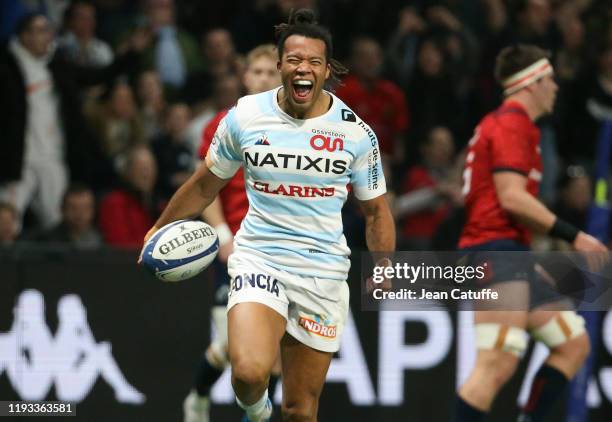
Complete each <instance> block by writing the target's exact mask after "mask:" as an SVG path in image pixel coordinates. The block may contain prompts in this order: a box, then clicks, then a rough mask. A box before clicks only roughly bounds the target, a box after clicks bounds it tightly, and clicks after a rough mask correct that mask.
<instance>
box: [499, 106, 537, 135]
mask: <svg viewBox="0 0 612 422" xmlns="http://www.w3.org/2000/svg"><path fill="white" fill-rule="evenodd" d="M488 117H489V118H490V119H489V120H490V121H491V124H493V125H496V126H499V127H501V128H503V129H509V130H521V129H530V128H532V127H533V126H534V123H533V122H532V121H531V119H530V118H529V115H528V114H527V111H526V110H525V109H524V108H523V107H522V106H521V105H520V104H518V103H514V102H506V103H504V104H502V105H501V106H499V107H498V108H497V109H495V110H493V111H492V112H491V113H489V115H488Z"/></svg>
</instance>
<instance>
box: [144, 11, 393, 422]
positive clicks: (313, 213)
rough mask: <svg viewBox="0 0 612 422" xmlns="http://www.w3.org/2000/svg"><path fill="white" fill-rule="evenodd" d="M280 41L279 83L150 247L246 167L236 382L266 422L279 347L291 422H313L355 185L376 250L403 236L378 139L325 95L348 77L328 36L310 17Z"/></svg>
mask: <svg viewBox="0 0 612 422" xmlns="http://www.w3.org/2000/svg"><path fill="white" fill-rule="evenodd" d="M276 32H277V37H278V45H277V49H278V57H279V61H278V64H277V66H278V69H279V70H280V73H281V79H282V86H281V87H279V88H276V89H274V90H271V91H267V92H264V93H261V94H257V95H249V96H246V97H243V98H241V99H240V100H239V101H238V104H237V105H236V107H234V108H232V109H231V110H230V111H229V112H228V114H227V115H226V116H225V117H224V118H223V120H222V121H221V122H220V124H219V127H218V129H217V131H216V133H215V136H214V138H213V140H212V143H211V147H210V149H209V151H208V154H207V156H206V160H205V164H203V165H201V166H200V167H199V168H198V170H197V171H196V172H195V173H194V175H193V176H192V177H191V178H190V179H189V180H188V181H187V182H186V183H185V184H184V185H183V186H181V188H179V190H178V191H177V192H176V194H175V195H174V196H173V198H172V199H171V200H170V203H169V204H168V206H167V208H166V209H165V211H164V212H163V213H162V215H161V217H160V218H159V220H158V221H157V222H156V223H155V225H154V226H153V227H152V228H151V230H150V231H149V233H148V234H147V236H146V238H145V240H148V239H149V238H150V237H151V236H152V234H153V233H155V231H157V230H158V228H159V227H162V226H164V225H166V224H168V223H170V222H173V221H176V220H179V219H183V218H190V217H194V216H198V215H200V213H201V212H202V210H203V209H204V208H206V207H207V206H208V205H209V204H210V203H211V202H212V200H213V199H214V198H215V197H216V195H217V193H218V192H219V191H220V190H221V188H222V187H223V186H224V185H225V184H226V183H227V181H228V180H229V179H231V178H232V177H233V176H234V174H235V173H236V172H237V170H238V169H239V168H240V167H241V166H242V167H243V168H244V177H245V185H246V189H247V196H248V199H249V211H248V213H247V215H246V217H245V219H244V220H243V222H242V225H241V227H240V230H239V231H238V233H237V234H236V236H235V238H234V252H233V254H232V255H231V256H230V258H229V260H228V272H229V275H230V279H231V281H230V293H229V300H228V347H229V358H230V364H231V367H232V385H233V387H234V391H235V393H236V396H237V401H238V404H239V405H240V406H241V407H242V408H243V409H244V410H245V412H246V414H247V416H248V418H249V420H250V421H252V422H260V421H265V420H268V419H269V418H270V415H271V412H272V405H271V402H270V400H269V399H268V394H267V385H268V377H269V374H270V371H271V369H272V366H273V364H274V361H275V359H276V356H277V351H278V348H279V344H280V353H281V362H282V373H283V379H282V381H283V403H282V412H283V418H284V420H287V421H315V420H316V414H317V409H318V401H319V396H320V394H321V390H322V388H323V383H324V381H325V376H326V373H327V370H328V368H329V365H330V363H331V359H332V354H333V353H334V352H336V351H337V350H338V349H339V347H340V337H341V335H342V331H343V328H344V324H345V320H346V317H347V314H348V307H349V301H348V293H349V291H348V286H347V283H346V279H347V273H348V269H349V265H350V262H349V259H348V256H349V254H350V250H349V249H348V247H347V245H346V240H345V239H344V235H343V229H342V219H341V208H342V206H343V204H344V202H345V201H346V198H347V195H348V192H347V185H348V184H349V183H350V184H351V185H352V191H353V193H354V195H355V197H356V198H357V199H358V200H359V202H360V204H361V206H362V209H363V212H364V215H365V219H366V239H367V245H368V249H369V250H370V251H393V250H394V249H395V227H394V223H393V218H392V216H391V213H390V210H389V206H388V204H387V202H386V198H385V192H386V184H385V179H384V175H383V172H382V167H381V162H380V161H381V160H380V151H379V148H378V141H377V139H376V135H375V134H374V132H373V131H372V130H371V129H370V127H369V126H368V125H367V124H366V123H364V122H363V121H362V120H361V119H360V118H359V117H358V116H357V115H355V113H354V112H353V111H352V110H350V109H349V108H348V107H347V106H346V105H345V104H344V103H343V102H342V101H340V99H338V98H337V97H336V96H334V95H333V94H331V93H330V92H327V91H325V90H324V89H323V86H324V84H325V82H326V81H327V80H328V79H329V78H330V77H332V78H333V79H337V78H338V77H339V76H341V75H342V74H343V73H345V72H346V70H345V68H344V67H343V66H342V65H340V64H339V63H338V62H337V61H335V60H334V59H332V55H333V51H332V40H331V35H330V34H329V32H328V31H327V30H325V29H323V28H322V27H320V26H318V25H317V23H316V21H315V19H314V13H313V12H312V11H310V10H304V9H303V10H298V11H297V12H295V13H292V14H291V15H290V17H289V21H288V23H287V24H281V25H279V26H277V28H276ZM385 262H388V260H386V261H385Z"/></svg>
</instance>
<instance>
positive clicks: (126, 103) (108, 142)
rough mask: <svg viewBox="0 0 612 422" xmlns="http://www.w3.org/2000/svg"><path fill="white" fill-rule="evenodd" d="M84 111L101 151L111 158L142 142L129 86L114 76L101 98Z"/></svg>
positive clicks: (118, 156) (141, 132)
mask: <svg viewBox="0 0 612 422" xmlns="http://www.w3.org/2000/svg"><path fill="white" fill-rule="evenodd" d="M87 115H88V117H89V120H90V122H91V125H92V127H93V128H94V129H95V131H96V132H97V134H98V138H99V139H100V141H101V143H102V150H103V151H104V154H105V155H106V157H107V158H109V159H111V160H113V161H114V160H116V159H117V158H121V156H122V154H124V153H125V152H126V151H127V150H129V149H130V148H132V147H134V146H136V145H142V144H144V143H145V142H146V139H145V136H144V128H143V124H142V120H141V117H140V115H139V113H138V109H137V108H136V101H135V99H134V94H133V91H132V88H131V87H130V85H128V84H127V83H126V82H124V81H123V80H122V79H117V80H116V81H115V82H114V83H113V84H112V86H110V87H109V88H108V89H107V90H106V92H105V93H104V94H103V95H102V101H101V102H94V103H90V104H89V105H88V107H87Z"/></svg>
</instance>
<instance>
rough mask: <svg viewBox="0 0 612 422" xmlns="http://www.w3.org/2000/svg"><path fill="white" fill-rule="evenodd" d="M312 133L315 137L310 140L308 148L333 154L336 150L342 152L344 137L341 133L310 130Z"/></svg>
mask: <svg viewBox="0 0 612 422" xmlns="http://www.w3.org/2000/svg"><path fill="white" fill-rule="evenodd" d="M312 133H314V134H315V135H314V136H313V137H312V138H310V146H311V148H312V149H314V150H315V151H323V150H326V151H329V152H334V151H336V150H338V151H343V150H344V139H343V138H344V137H345V135H344V134H343V133H338V132H334V131H327V130H319V129H312Z"/></svg>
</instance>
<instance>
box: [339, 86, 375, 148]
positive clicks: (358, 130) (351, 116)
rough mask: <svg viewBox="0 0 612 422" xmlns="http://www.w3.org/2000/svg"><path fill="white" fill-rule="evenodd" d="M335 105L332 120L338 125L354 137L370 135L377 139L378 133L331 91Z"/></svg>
mask: <svg viewBox="0 0 612 422" xmlns="http://www.w3.org/2000/svg"><path fill="white" fill-rule="evenodd" d="M329 94H330V95H331V96H332V98H333V101H334V103H335V104H336V105H335V107H333V109H332V113H331V114H330V116H329V118H330V120H332V121H334V122H335V123H336V124H337V125H338V126H340V127H341V128H342V130H343V131H344V132H346V133H347V134H348V135H349V136H350V137H351V138H352V139H361V138H364V137H368V138H371V139H376V134H375V133H374V131H373V130H372V128H371V127H370V126H369V125H368V124H367V123H366V122H364V121H363V120H362V119H361V118H360V117H359V116H358V115H357V113H355V112H354V111H353V110H352V109H351V108H350V107H349V106H348V105H347V104H346V103H345V102H344V101H342V100H341V99H340V98H339V97H337V96H336V95H334V94H333V93H331V92H330V93H329Z"/></svg>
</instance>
